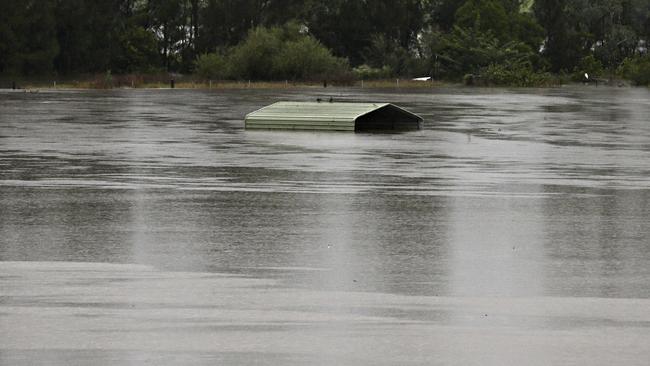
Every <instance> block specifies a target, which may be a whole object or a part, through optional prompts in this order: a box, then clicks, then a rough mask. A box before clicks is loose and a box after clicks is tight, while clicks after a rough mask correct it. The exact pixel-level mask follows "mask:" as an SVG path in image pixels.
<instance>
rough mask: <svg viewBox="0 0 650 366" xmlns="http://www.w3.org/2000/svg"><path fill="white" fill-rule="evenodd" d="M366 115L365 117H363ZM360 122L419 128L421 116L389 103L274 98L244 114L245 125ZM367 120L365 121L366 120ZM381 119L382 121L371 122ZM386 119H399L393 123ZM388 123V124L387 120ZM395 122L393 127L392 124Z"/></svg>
mask: <svg viewBox="0 0 650 366" xmlns="http://www.w3.org/2000/svg"><path fill="white" fill-rule="evenodd" d="M364 116H367V117H364ZM360 117H364V119H363V121H364V122H363V126H367V128H369V129H373V128H374V126H376V128H377V129H395V128H400V129H401V128H404V127H407V126H406V125H405V124H404V123H405V121H409V123H410V124H412V125H413V126H410V127H411V128H419V125H420V123H421V122H422V118H420V117H419V116H417V115H415V114H413V113H411V112H409V111H407V110H404V109H402V108H399V107H397V106H395V105H393V104H390V103H342V102H334V103H331V102H326V101H324V102H277V103H274V104H271V105H269V106H266V107H264V108H261V109H258V110H257V111H254V112H251V113H249V114H248V115H246V120H245V126H246V128H247V129H292V130H333V131H354V130H355V129H360V128H359V127H360V126H361V123H359V121H360V120H361V119H360ZM366 120H367V121H366ZM373 120H377V121H379V120H382V121H383V124H374V122H373ZM389 120H395V121H398V120H399V121H402V122H400V123H402V124H403V125H399V126H398V125H396V124H395V123H393V122H390V121H389ZM391 123H392V124H391ZM396 126H397V127H396Z"/></svg>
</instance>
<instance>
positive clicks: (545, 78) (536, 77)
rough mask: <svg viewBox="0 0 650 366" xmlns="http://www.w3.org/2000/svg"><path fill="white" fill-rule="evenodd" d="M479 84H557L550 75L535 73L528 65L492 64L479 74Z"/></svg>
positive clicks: (529, 85)
mask: <svg viewBox="0 0 650 366" xmlns="http://www.w3.org/2000/svg"><path fill="white" fill-rule="evenodd" d="M478 82H479V83H481V84H486V85H508V86H520V87H531V86H548V85H553V84H556V83H557V80H555V79H554V78H553V77H552V76H551V74H549V73H546V72H537V71H535V70H534V69H533V68H532V66H530V64H526V63H524V64H515V65H508V64H492V65H489V66H488V67H486V68H484V69H483V70H482V72H481V75H480V78H479V81H478Z"/></svg>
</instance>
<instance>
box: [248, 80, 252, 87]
mask: <svg viewBox="0 0 650 366" xmlns="http://www.w3.org/2000/svg"><path fill="white" fill-rule="evenodd" d="M248 87H249V88H250V87H251V81H250V80H248Z"/></svg>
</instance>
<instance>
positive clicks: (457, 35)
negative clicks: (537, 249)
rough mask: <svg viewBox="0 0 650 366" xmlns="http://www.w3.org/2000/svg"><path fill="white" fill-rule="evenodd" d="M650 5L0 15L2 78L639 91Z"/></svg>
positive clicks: (263, 6) (220, 6)
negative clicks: (556, 82)
mask: <svg viewBox="0 0 650 366" xmlns="http://www.w3.org/2000/svg"><path fill="white" fill-rule="evenodd" d="M649 40H650V0H535V1H533V0H24V1H13V0H9V1H2V2H0V75H5V76H7V75H21V76H32V75H52V74H56V75H79V74H92V73H106V72H111V73H113V74H126V73H157V72H175V73H183V74H188V73H195V74H197V75H200V76H201V77H205V78H215V79H220V78H221V79H253V80H273V79H292V80H308V79H318V78H327V77H330V78H331V77H340V78H345V77H350V76H352V77H355V78H387V77H395V76H404V77H412V76H433V77H434V78H436V79H452V80H454V79H456V80H457V79H460V78H463V77H464V78H468V77H469V78H473V77H477V78H478V79H484V80H489V81H490V82H492V83H495V84H499V83H502V84H515V85H528V84H539V83H543V82H544V80H548V79H549V78H550V77H552V75H558V74H562V75H567V76H569V77H570V76H573V77H576V78H579V77H581V76H582V75H584V73H588V74H590V75H595V76H597V75H600V76H605V75H612V74H617V75H621V76H624V77H628V78H631V79H633V80H635V81H636V82H637V83H639V84H647V83H648V82H649V81H650V80H648V79H650V76H648V74H650V59H649V56H648V49H647V47H648V41H649Z"/></svg>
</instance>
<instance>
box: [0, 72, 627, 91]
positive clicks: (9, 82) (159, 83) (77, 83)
mask: <svg viewBox="0 0 650 366" xmlns="http://www.w3.org/2000/svg"><path fill="white" fill-rule="evenodd" d="M172 80H173V86H174V88H176V89H283V88H286V89H296V88H324V87H325V86H327V87H352V88H368V89H431V88H439V87H444V86H450V85H455V86H459V85H463V84H464V85H469V86H478V87H533V88H534V87H553V86H561V85H565V84H573V83H574V82H572V81H571V80H569V79H568V78H561V77H559V76H558V77H553V78H550V79H549V78H546V79H541V81H540V82H539V83H530V84H525V85H522V84H521V83H514V84H508V83H499V84H496V85H495V84H494V83H490V82H485V81H483V80H481V79H475V80H473V82H471V83H468V82H467V80H465V81H464V82H462V81H459V82H448V81H440V80H433V81H432V80H429V81H417V80H411V79H397V78H395V79H379V80H353V81H345V82H336V81H334V82H332V81H327V83H325V82H324V81H318V82H316V81H295V82H294V81H289V80H285V81H248V80H240V81H233V80H199V79H196V78H195V77H194V76H191V75H190V76H185V75H172V76H169V75H166V74H164V75H134V74H133V75H110V74H108V75H92V76H88V75H85V76H78V77H66V78H56V77H41V78H31V79H24V78H15V79H12V78H2V79H0V89H3V88H4V89H11V88H12V87H13V84H14V83H15V85H16V88H17V89H21V90H53V89H98V90H101V89H170V88H171V87H172ZM598 84H602V85H618V86H621V85H630V83H629V82H626V81H624V80H621V79H615V80H612V81H609V82H608V81H607V80H603V79H601V80H599V81H598Z"/></svg>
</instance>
